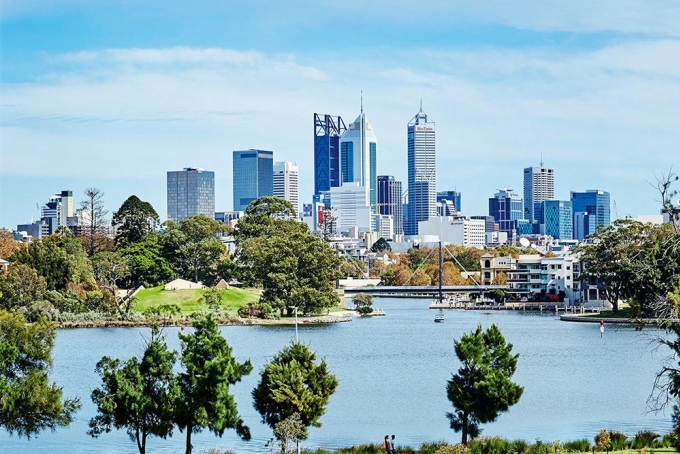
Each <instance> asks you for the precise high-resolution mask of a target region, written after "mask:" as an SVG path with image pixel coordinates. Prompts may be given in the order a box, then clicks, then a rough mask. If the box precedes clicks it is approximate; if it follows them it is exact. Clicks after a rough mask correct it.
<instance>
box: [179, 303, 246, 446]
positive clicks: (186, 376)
mask: <svg viewBox="0 0 680 454" xmlns="http://www.w3.org/2000/svg"><path fill="white" fill-rule="evenodd" d="M179 339H180V342H181V345H182V348H181V350H182V352H181V363H182V365H183V366H184V370H183V371H182V372H180V373H179V375H178V384H179V390H180V394H179V396H178V398H177V401H176V404H175V405H176V408H177V412H176V413H175V423H176V424H177V426H178V427H179V429H180V430H181V431H183V432H186V454H191V449H192V445H191V436H192V434H194V433H199V432H201V431H202V430H203V429H208V430H209V431H211V432H213V433H214V434H215V435H219V436H220V437H221V436H222V434H224V431H225V430H226V429H236V433H237V434H238V435H239V436H240V437H241V438H242V439H244V440H250V429H249V428H248V427H247V426H246V425H244V423H243V420H242V419H241V417H240V416H239V414H238V409H237V408H236V401H235V400H234V397H233V396H232V395H231V394H229V386H230V385H234V384H236V383H238V382H239V381H241V378H242V377H243V376H244V375H248V374H249V373H250V372H251V371H252V370H253V366H252V364H251V363H250V361H245V362H243V363H239V362H238V361H236V359H235V358H234V356H233V353H232V349H231V347H230V346H229V344H228V343H227V341H226V340H225V339H224V337H222V335H221V334H220V332H219V327H218V325H217V322H216V321H215V319H214V318H213V317H212V316H210V315H208V316H207V317H204V318H201V319H198V320H196V321H195V322H194V332H193V333H190V334H181V333H180V335H179Z"/></svg>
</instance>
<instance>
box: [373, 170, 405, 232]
mask: <svg viewBox="0 0 680 454" xmlns="http://www.w3.org/2000/svg"><path fill="white" fill-rule="evenodd" d="M378 214H382V215H390V216H392V222H393V226H392V230H393V232H394V233H395V234H397V235H403V233H404V209H403V204H402V186H401V181H397V180H395V179H394V177H393V176H392V175H380V176H378Z"/></svg>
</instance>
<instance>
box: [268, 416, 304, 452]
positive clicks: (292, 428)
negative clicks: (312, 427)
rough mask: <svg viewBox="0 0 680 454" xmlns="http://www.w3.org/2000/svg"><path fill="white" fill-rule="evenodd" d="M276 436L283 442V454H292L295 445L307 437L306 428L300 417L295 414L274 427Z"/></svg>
mask: <svg viewBox="0 0 680 454" xmlns="http://www.w3.org/2000/svg"><path fill="white" fill-rule="evenodd" d="M274 436H276V439H277V440H279V441H280V442H281V454H288V453H292V452H293V449H294V443H295V444H297V442H299V440H302V439H303V438H302V437H304V436H305V426H304V425H303V424H302V420H301V419H300V415H299V414H298V413H293V414H292V415H290V416H289V417H288V418H286V419H284V420H283V421H280V422H279V423H277V424H276V425H275V426H274Z"/></svg>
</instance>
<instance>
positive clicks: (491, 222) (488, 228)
mask: <svg viewBox="0 0 680 454" xmlns="http://www.w3.org/2000/svg"><path fill="white" fill-rule="evenodd" d="M470 219H481V220H483V221H484V232H486V233H491V232H495V231H496V219H495V218H494V217H493V216H470Z"/></svg>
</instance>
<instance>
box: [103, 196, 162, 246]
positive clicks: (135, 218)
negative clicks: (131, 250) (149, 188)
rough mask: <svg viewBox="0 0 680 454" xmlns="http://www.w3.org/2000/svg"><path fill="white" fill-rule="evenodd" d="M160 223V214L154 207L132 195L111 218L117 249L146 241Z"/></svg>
mask: <svg viewBox="0 0 680 454" xmlns="http://www.w3.org/2000/svg"><path fill="white" fill-rule="evenodd" d="M159 223H160V219H159V217H158V213H156V210H154V208H153V206H152V205H151V204H150V203H149V202H144V201H142V200H140V199H139V197H137V196H136V195H131V196H130V197H128V198H127V200H125V202H123V204H122V205H121V206H120V208H118V211H116V212H115V213H113V216H112V218H111V225H112V226H114V227H115V229H116V239H115V243H116V247H118V248H122V247H126V246H129V245H130V244H134V243H138V242H140V241H143V240H145V239H146V238H147V237H148V236H149V235H150V234H151V233H153V232H154V231H155V230H156V228H157V227H158V224H159Z"/></svg>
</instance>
